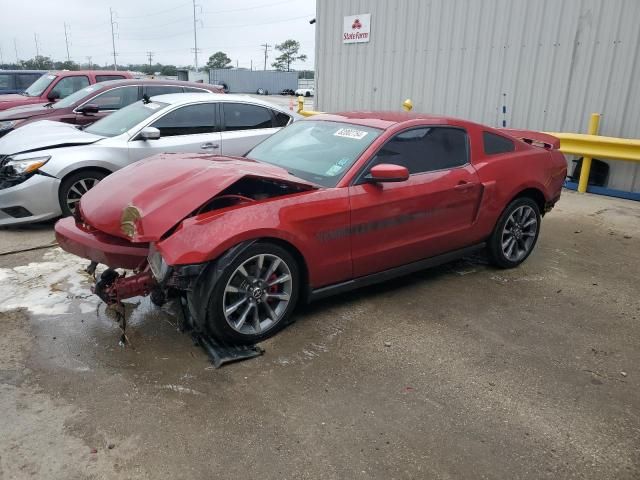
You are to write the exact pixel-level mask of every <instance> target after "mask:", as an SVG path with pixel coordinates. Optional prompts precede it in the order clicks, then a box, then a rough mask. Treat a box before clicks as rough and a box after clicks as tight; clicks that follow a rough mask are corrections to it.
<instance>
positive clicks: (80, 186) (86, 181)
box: [58, 169, 108, 217]
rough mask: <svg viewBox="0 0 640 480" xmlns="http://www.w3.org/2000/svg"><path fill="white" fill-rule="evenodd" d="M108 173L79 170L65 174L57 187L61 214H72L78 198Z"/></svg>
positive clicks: (65, 215) (64, 215) (66, 215)
mask: <svg viewBox="0 0 640 480" xmlns="http://www.w3.org/2000/svg"><path fill="white" fill-rule="evenodd" d="M107 175H108V173H106V172H104V171H102V170H93V169H90V170H81V171H79V172H76V173H72V174H71V175H67V176H66V177H65V179H64V180H63V181H62V183H61V184H60V188H59V189H58V201H59V202H60V210H62V216H63V217H68V216H69V215H73V211H74V209H75V205H76V203H77V202H79V201H80V198H82V196H83V195H84V194H85V193H87V192H88V191H89V190H91V189H92V188H93V187H95V186H96V185H97V184H98V183H100V180H102V179H103V178H104V177H106V176H107Z"/></svg>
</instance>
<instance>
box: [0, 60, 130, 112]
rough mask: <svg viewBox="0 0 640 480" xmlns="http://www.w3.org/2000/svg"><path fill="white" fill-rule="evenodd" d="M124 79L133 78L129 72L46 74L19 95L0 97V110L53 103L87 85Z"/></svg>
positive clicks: (64, 71) (67, 71) (91, 71)
mask: <svg viewBox="0 0 640 480" xmlns="http://www.w3.org/2000/svg"><path fill="white" fill-rule="evenodd" d="M125 78H133V76H132V75H131V74H130V73H129V72H118V71H115V72H110V71H108V70H78V71H69V70H63V71H59V72H48V73H45V74H44V75H42V76H41V77H40V78H38V79H37V80H36V81H35V82H33V83H32V84H31V85H30V86H29V88H27V89H26V90H25V91H24V92H23V93H21V94H12V95H0V110H6V109H7V108H13V107H20V106H23V105H31V104H34V103H51V102H55V101H57V100H60V99H62V98H65V97H68V96H69V95H71V94H72V93H74V92H77V91H78V90H80V89H82V88H84V87H86V86H88V85H93V84H94V83H100V82H106V81H107V80H122V79H125Z"/></svg>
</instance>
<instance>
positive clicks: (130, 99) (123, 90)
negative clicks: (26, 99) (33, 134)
mask: <svg viewBox="0 0 640 480" xmlns="http://www.w3.org/2000/svg"><path fill="white" fill-rule="evenodd" d="M92 88H93V87H92ZM139 94H140V89H139V87H138V85H127V86H123V87H115V88H111V89H109V90H107V91H105V92H102V93H100V94H98V95H96V96H95V97H92V98H90V99H89V100H87V101H86V102H83V103H82V104H81V105H79V106H78V107H77V108H76V109H75V110H74V117H73V123H76V124H77V125H88V124H90V123H93V122H96V121H98V120H100V119H101V118H103V117H106V116H107V115H109V114H110V113H113V112H115V111H116V110H120V109H121V108H123V107H126V106H127V105H130V104H132V103H134V102H137V101H138V99H139V97H140V95H139ZM88 104H91V105H96V106H97V107H98V113H94V114H89V115H85V114H83V113H80V112H78V109H79V108H80V107H82V106H84V105H88ZM61 121H65V120H61Z"/></svg>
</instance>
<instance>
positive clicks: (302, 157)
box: [246, 120, 382, 187]
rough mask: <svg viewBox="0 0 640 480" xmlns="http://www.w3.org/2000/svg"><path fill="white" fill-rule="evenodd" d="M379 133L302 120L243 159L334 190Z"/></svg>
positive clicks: (270, 138) (348, 126) (343, 125)
mask: <svg viewBox="0 0 640 480" xmlns="http://www.w3.org/2000/svg"><path fill="white" fill-rule="evenodd" d="M381 133H382V130H379V129H377V128H371V127H364V126H362V125H354V124H351V123H342V122H328V121H322V120H320V121H318V120H303V121H300V122H296V123H293V124H292V125H290V126H288V127H286V128H284V129H282V130H280V131H279V132H278V133H276V134H275V135H272V136H271V137H269V138H267V139H266V140H265V141H264V142H262V143H260V144H259V145H257V146H256V147H255V148H254V149H253V150H251V151H250V152H249V153H248V154H247V155H246V157H247V158H250V159H252V160H257V161H259V162H265V163H270V164H272V165H277V166H279V167H282V168H284V169H285V170H287V171H288V172H289V173H291V174H292V175H295V176H296V177H299V178H302V179H304V180H307V181H309V182H313V183H317V184H319V185H323V186H325V187H335V186H336V185H337V184H338V182H339V181H340V179H341V178H342V177H343V176H344V175H345V174H346V173H347V171H349V169H350V168H351V166H352V165H353V164H354V163H355V161H356V160H357V159H358V157H360V155H361V154H362V152H364V151H365V150H366V149H367V147H369V145H371V143H373V141H374V140H375V139H376V138H378V136H380V134H381Z"/></svg>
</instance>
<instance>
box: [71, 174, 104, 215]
mask: <svg viewBox="0 0 640 480" xmlns="http://www.w3.org/2000/svg"><path fill="white" fill-rule="evenodd" d="M98 183H100V180H99V179H97V178H82V179H80V180H78V181H77V182H75V183H74V184H73V185H71V187H70V188H69V190H67V198H66V199H65V200H66V202H67V206H68V207H69V210H71V212H72V213H73V212H75V209H76V205H77V204H78V202H79V201H80V198H82V196H83V195H84V194H85V193H87V192H88V191H89V190H91V189H92V188H93V187H95V186H96V185H97V184H98Z"/></svg>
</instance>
